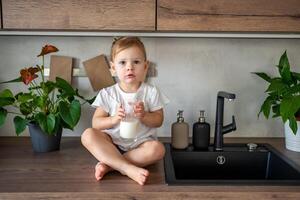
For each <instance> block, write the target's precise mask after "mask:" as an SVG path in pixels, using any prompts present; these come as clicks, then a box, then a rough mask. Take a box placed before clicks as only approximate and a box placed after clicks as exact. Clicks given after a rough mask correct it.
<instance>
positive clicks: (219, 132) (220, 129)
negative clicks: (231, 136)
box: [214, 91, 236, 151]
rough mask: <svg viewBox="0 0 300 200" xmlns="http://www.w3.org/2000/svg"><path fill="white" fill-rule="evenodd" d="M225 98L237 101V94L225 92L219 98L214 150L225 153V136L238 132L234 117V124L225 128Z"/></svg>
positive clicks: (219, 93)
mask: <svg viewBox="0 0 300 200" xmlns="http://www.w3.org/2000/svg"><path fill="white" fill-rule="evenodd" d="M224 98H226V99H229V100H233V99H235V94H232V93H228V92H223V91H220V92H218V96H217V110H216V126H215V138H214V150H215V151H223V135H224V134H225V133H229V132H231V131H234V130H236V124H235V119H234V116H232V123H231V124H228V125H226V126H223V114H224Z"/></svg>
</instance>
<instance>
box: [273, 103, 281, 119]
mask: <svg viewBox="0 0 300 200" xmlns="http://www.w3.org/2000/svg"><path fill="white" fill-rule="evenodd" d="M272 112H273V113H274V115H273V116H272V118H275V117H279V116H280V106H279V105H278V104H276V105H273V106H272Z"/></svg>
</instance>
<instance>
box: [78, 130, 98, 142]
mask: <svg viewBox="0 0 300 200" xmlns="http://www.w3.org/2000/svg"><path fill="white" fill-rule="evenodd" d="M94 132H95V131H94V129H93V128H87V129H86V130H85V131H84V132H83V133H82V134H81V143H82V144H83V145H84V146H86V145H88V144H89V142H90V141H93V139H94Z"/></svg>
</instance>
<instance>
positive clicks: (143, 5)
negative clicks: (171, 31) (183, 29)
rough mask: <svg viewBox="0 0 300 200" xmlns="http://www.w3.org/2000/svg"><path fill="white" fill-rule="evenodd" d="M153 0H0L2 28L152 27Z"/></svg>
mask: <svg viewBox="0 0 300 200" xmlns="http://www.w3.org/2000/svg"><path fill="white" fill-rule="evenodd" d="M155 2H156V1H155V0H63V1H61V0H23V1H20V0H2V11H3V28H4V29H27V30H30V29H31V30H32V29H37V30H42V29H47V30H143V31H153V30H155V10H156V8H155V6H156V4H155Z"/></svg>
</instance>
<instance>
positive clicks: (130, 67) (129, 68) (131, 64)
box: [126, 62, 133, 70]
mask: <svg viewBox="0 0 300 200" xmlns="http://www.w3.org/2000/svg"><path fill="white" fill-rule="evenodd" d="M126 68H127V69H128V70H131V69H133V63H131V62H128V63H127V65H126Z"/></svg>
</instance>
